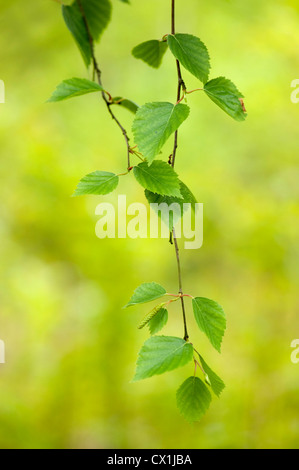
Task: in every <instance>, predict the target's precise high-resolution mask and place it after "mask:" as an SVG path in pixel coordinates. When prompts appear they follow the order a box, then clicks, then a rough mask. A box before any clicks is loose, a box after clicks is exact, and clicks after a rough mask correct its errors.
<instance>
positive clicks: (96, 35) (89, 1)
mask: <svg viewBox="0 0 299 470" xmlns="http://www.w3.org/2000/svg"><path fill="white" fill-rule="evenodd" d="M80 1H81V5H82V8H83V10H84V14H85V17H86V19H87V23H88V27H89V30H90V33H91V36H92V37H93V39H94V40H95V41H98V40H99V39H100V36H101V35H102V33H103V31H104V30H105V29H106V27H107V25H108V24H109V21H110V19H111V12H112V6H111V2H110V0H80Z"/></svg>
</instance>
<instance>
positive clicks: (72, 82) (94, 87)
mask: <svg viewBox="0 0 299 470" xmlns="http://www.w3.org/2000/svg"><path fill="white" fill-rule="evenodd" d="M96 91H104V89H103V87H101V86H100V85H98V84H97V83H95V82H92V81H91V80H87V79H86V78H70V79H69V80H63V82H61V83H60V84H59V85H58V86H57V88H56V90H55V91H54V92H53V94H52V96H51V97H50V98H49V99H48V103H51V102H54V101H63V100H66V99H68V98H73V97H75V96H81V95H86V94H87V93H93V92H96Z"/></svg>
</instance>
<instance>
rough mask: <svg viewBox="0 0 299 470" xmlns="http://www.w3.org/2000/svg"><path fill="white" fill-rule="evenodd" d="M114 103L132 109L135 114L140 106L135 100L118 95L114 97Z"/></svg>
mask: <svg viewBox="0 0 299 470" xmlns="http://www.w3.org/2000/svg"><path fill="white" fill-rule="evenodd" d="M112 104H117V105H118V106H122V107H123V108H126V109H128V110H129V111H131V112H132V113H133V114H136V113H137V111H138V109H139V108H140V106H139V105H138V104H136V103H134V101H131V100H127V99H126V98H122V97H121V96H116V97H115V98H113V103H112Z"/></svg>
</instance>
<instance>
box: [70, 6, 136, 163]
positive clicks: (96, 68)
mask: <svg viewBox="0 0 299 470" xmlns="http://www.w3.org/2000/svg"><path fill="white" fill-rule="evenodd" d="M77 4H78V7H79V9H80V12H81V15H82V18H83V21H84V25H85V28H86V31H87V35H88V40H89V44H90V50H91V57H92V63H93V78H95V75H96V77H97V81H98V84H99V85H100V86H101V87H102V88H103V83H102V72H101V69H100V68H99V65H98V62H97V60H96V57H95V52H94V41H93V37H92V35H91V32H90V29H89V25H88V22H87V18H86V15H85V12H84V9H83V6H82V3H81V0H77ZM102 98H103V100H104V101H105V103H106V106H107V109H108V111H109V114H110V116H111V117H112V119H113V120H114V121H115V122H116V124H117V126H118V127H119V128H120V130H121V132H122V134H123V136H124V139H125V142H126V147H127V163H128V169H129V168H130V167H131V162H130V143H129V141H130V139H129V137H128V133H127V131H126V129H125V128H124V127H123V126H122V124H121V123H120V122H119V120H118V119H117V117H116V116H115V114H114V113H113V111H112V109H111V105H112V104H113V103H112V101H111V100H110V101H109V100H108V99H107V97H106V95H105V92H102Z"/></svg>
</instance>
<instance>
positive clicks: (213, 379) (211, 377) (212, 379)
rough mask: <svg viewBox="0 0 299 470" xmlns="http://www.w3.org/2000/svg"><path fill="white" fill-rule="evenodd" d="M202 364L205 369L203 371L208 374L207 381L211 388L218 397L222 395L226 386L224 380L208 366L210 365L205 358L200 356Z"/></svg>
mask: <svg viewBox="0 0 299 470" xmlns="http://www.w3.org/2000/svg"><path fill="white" fill-rule="evenodd" d="M200 362H201V365H202V367H203V370H204V371H205V373H206V381H207V383H208V384H209V385H210V386H211V388H212V390H213V392H214V393H215V395H217V397H219V396H220V395H221V392H222V391H223V390H224V388H225V384H224V382H223V380H222V379H221V378H220V377H219V376H218V375H217V374H216V373H215V372H214V371H213V370H212V369H210V367H209V366H208V364H207V363H206V362H205V361H204V358H203V357H201V356H200Z"/></svg>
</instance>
